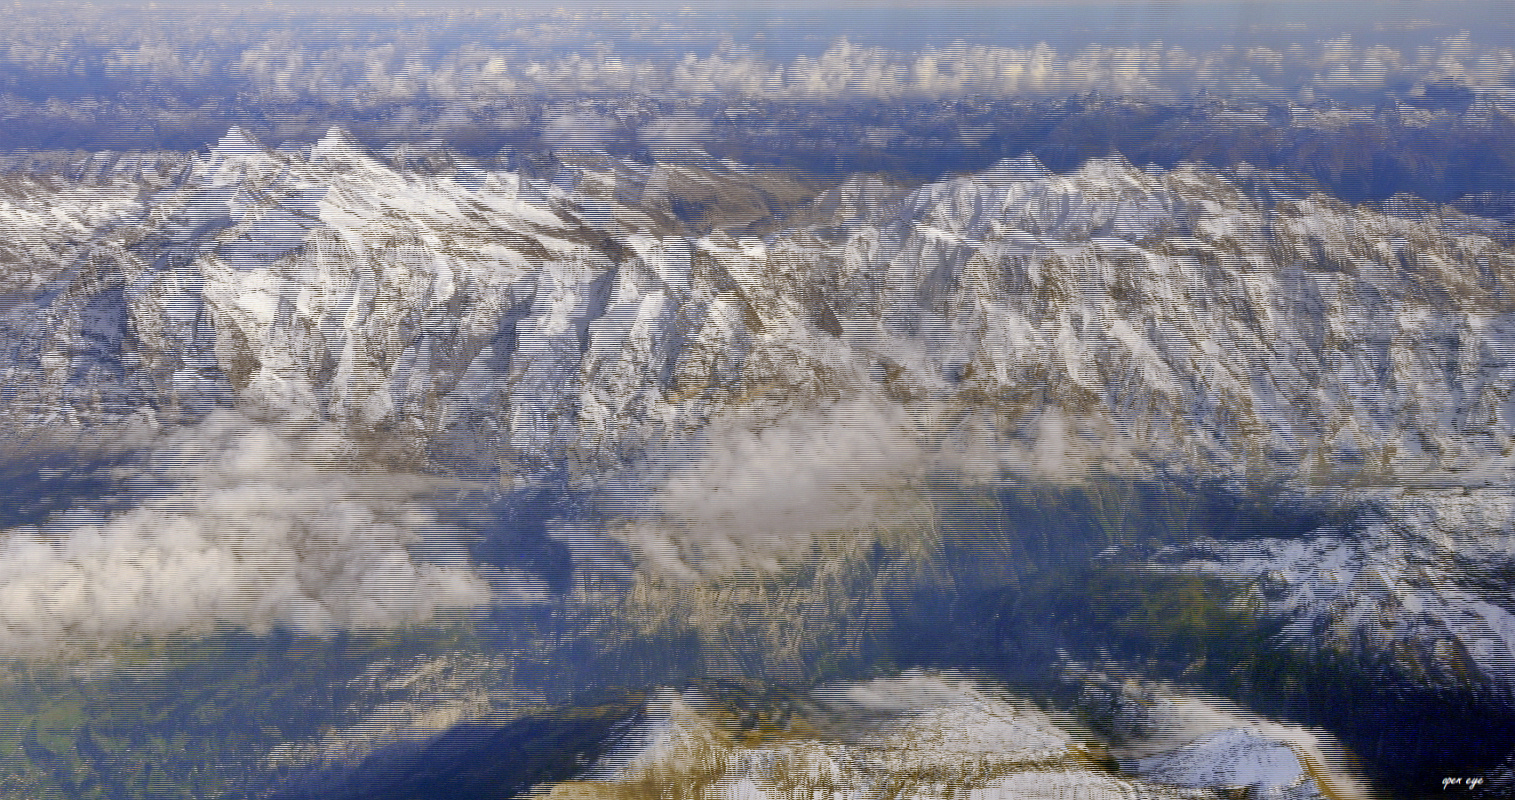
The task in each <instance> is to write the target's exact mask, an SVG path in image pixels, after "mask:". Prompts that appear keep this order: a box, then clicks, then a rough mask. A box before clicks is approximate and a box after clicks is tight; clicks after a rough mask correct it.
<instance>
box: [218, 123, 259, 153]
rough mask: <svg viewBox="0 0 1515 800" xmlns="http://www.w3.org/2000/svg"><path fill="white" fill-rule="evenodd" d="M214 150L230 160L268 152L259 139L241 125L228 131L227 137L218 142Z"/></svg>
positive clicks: (234, 126)
mask: <svg viewBox="0 0 1515 800" xmlns="http://www.w3.org/2000/svg"><path fill="white" fill-rule="evenodd" d="M214 150H215V152H216V153H217V154H218V155H221V156H224V157H228V158H235V157H237V156H255V155H265V154H267V152H268V150H267V149H266V148H264V147H263V143H262V142H260V141H258V137H256V136H254V135H253V134H252V132H251V131H249V130H247V129H246V128H244V127H242V126H240V125H233V126H232V127H231V129H229V130H228V131H226V135H225V136H222V137H221V138H220V140H218V141H217V142H216V146H215V148H214Z"/></svg>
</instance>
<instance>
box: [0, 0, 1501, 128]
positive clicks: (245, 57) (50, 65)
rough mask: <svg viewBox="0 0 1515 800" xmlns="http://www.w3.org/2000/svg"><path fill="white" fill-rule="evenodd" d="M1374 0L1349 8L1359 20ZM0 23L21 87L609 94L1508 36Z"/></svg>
mask: <svg viewBox="0 0 1515 800" xmlns="http://www.w3.org/2000/svg"><path fill="white" fill-rule="evenodd" d="M1364 5H1365V6H1367V5H1368V4H1364ZM1375 13H1378V12H1376V11H1375V10H1374V9H1373V8H1372V7H1371V6H1370V7H1367V8H1365V9H1364V13H1363V15H1362V16H1363V20H1364V21H1371V20H1372V18H1373V17H1374V15H1375ZM800 17H801V18H802V17H803V15H800ZM796 19H797V20H798V19H800V18H796ZM8 21H9V22H11V23H12V24H10V25H8V27H7V29H6V31H4V32H0V89H9V90H11V91H22V92H23V93H31V92H32V91H35V87H38V86H49V87H52V89H53V90H54V91H57V92H60V93H63V94H67V93H70V92H74V91H81V90H85V91H93V90H89V89H87V88H86V87H90V86H95V87H97V88H98V86H99V85H100V81H102V80H103V81H105V82H108V83H109V84H110V85H111V86H112V88H115V89H122V88H128V87H149V86H151V87H160V88H167V89H171V90H174V91H182V90H184V89H190V88H192V89H194V90H195V93H196V94H199V93H204V92H209V93H212V94H221V95H226V96H232V95H241V96H244V97H247V96H251V97H254V98H261V99H263V100H269V101H279V100H297V99H304V100H312V99H317V100H323V101H327V102H340V103H356V104H360V105H361V104H363V103H367V102H373V101H395V100H413V99H420V98H431V99H436V100H446V101H449V102H463V101H488V100H492V99H498V98H502V97H523V96H544V95H546V96H558V97H565V98H579V97H584V96H586V95H594V94H607V93H610V94H622V93H629V94H634V95H645V96H658V97H665V98H675V97H676V98H685V99H708V98H716V99H722V98H728V99H729V98H737V97H741V98H762V99H768V100H790V101H824V100H834V99H844V98H869V99H875V100H877V99H910V98H949V99H950V98H964V97H977V98H1006V97H1036V96H1046V95H1061V94H1080V93H1085V92H1099V93H1102V94H1107V95H1117V96H1132V97H1143V98H1181V97H1187V96H1192V95H1194V94H1196V93H1200V92H1207V93H1210V94H1221V95H1234V96H1249V97H1253V96H1265V97H1275V98H1293V97H1299V96H1301V95H1303V96H1321V97H1323V96H1338V95H1343V96H1344V95H1362V94H1367V95H1374V94H1381V93H1384V92H1393V93H1398V94H1414V93H1415V92H1417V91H1420V90H1423V89H1424V88H1425V87H1426V86H1428V85H1431V86H1434V85H1440V84H1446V83H1456V84H1459V85H1466V86H1471V87H1476V88H1483V89H1488V90H1500V91H1504V90H1508V89H1509V87H1510V86H1511V81H1512V76H1515V50H1512V49H1511V48H1510V47H1508V46H1498V45H1488V44H1481V43H1479V42H1477V41H1475V40H1474V38H1473V36H1472V35H1470V33H1469V32H1468V31H1464V30H1459V29H1458V28H1457V27H1451V25H1452V24H1454V23H1440V24H1430V25H1428V26H1426V27H1424V28H1423V29H1415V28H1405V27H1404V26H1394V25H1389V26H1387V27H1386V26H1384V25H1379V26H1376V28H1375V27H1374V26H1371V25H1367V24H1364V25H1363V26H1361V27H1362V29H1361V30H1357V31H1352V32H1348V31H1343V30H1340V29H1339V28H1338V29H1325V28H1311V27H1310V26H1302V29H1301V30H1297V31H1293V32H1285V33H1281V32H1280V31H1279V30H1274V31H1271V32H1269V33H1267V35H1261V34H1258V33H1257V32H1255V31H1254V32H1248V31H1232V32H1228V35H1227V36H1224V37H1220V40H1221V43H1220V44H1218V45H1215V46H1213V47H1212V46H1208V45H1207V44H1205V43H1206V42H1212V41H1216V40H1217V39H1216V37H1214V36H1209V37H1205V36H1196V35H1195V31H1196V30H1198V29H1195V30H1189V29H1188V28H1186V27H1184V26H1183V25H1178V26H1177V27H1175V28H1174V29H1173V30H1171V31H1164V32H1162V34H1163V35H1158V34H1157V33H1154V35H1153V36H1152V37H1151V39H1150V40H1148V41H1142V42H1140V43H1131V42H1129V41H1123V42H1122V43H1121V44H1118V45H1117V44H1111V43H1109V42H1104V41H1100V37H1101V36H1102V35H1104V34H1098V33H1091V34H1090V36H1091V37H1092V38H1091V40H1090V41H1087V42H1082V43H1079V42H1075V41H1065V40H1059V41H1055V42H1050V43H1049V41H1048V40H1047V39H1048V38H1053V39H1055V38H1056V37H1053V36H1050V35H1048V36H1047V37H1046V38H1039V36H1040V34H1038V33H1036V32H1032V31H1029V30H1028V31H1022V32H1020V33H1019V35H1018V36H1016V37H1015V41H1016V44H1014V45H1013V46H1012V45H1010V44H1008V43H1007V42H1006V41H997V40H993V39H990V38H987V37H989V36H990V33H991V32H989V31H985V32H984V33H983V35H984V36H985V37H986V38H985V39H984V40H982V41H956V42H937V41H933V40H931V39H928V38H926V37H925V36H920V37H918V38H916V39H915V41H914V42H912V41H911V36H910V35H905V36H902V37H896V38H895V39H891V40H890V43H889V44H888V45H887V46H886V45H883V44H879V43H877V42H874V41H869V40H866V39H863V40H859V41H856V42H854V41H852V40H849V39H848V38H844V37H843V36H842V35H841V34H840V33H834V32H826V33H822V34H821V35H820V41H821V42H822V43H823V44H822V46H820V47H816V48H815V49H813V50H810V51H808V52H799V53H792V52H786V53H782V54H781V53H779V52H772V51H765V50H762V49H759V47H760V46H761V44H762V43H763V42H764V41H766V39H764V38H763V37H762V36H758V35H753V36H751V37H750V39H748V40H745V41H737V40H735V39H733V38H732V37H731V36H730V35H729V33H728V32H727V31H726V30H723V26H724V25H726V24H727V22H729V21H722V20H719V19H716V18H711V19H709V20H704V19H703V18H695V17H689V18H687V19H684V20H681V21H680V24H679V25H676V26H672V27H670V25H669V24H668V21H667V20H666V19H664V18H663V17H662V16H660V15H653V14H647V15H638V14H608V13H607V14H596V13H568V12H559V13H547V14H540V13H536V14H533V13H524V12H502V13H485V12H479V13H461V12H451V13H427V12H415V13H406V12H400V11H388V12H380V11H369V12H357V13H356V14H349V13H344V14H341V15H335V14H323V13H314V12H301V13H293V12H277V11H264V12H255V11H243V12H235V13H232V12H224V11H211V10H204V11H183V10H181V11H177V12H173V13H166V12H159V13H150V12H129V11H125V10H120V9H117V10H109V9H102V10H94V11H88V12H84V13H83V14H82V16H81V15H78V14H67V15H64V14H60V13H57V11H55V10H52V9H46V8H43V9H30V10H18V11H16V12H15V13H14V14H12V15H11V16H10V17H9V18H8ZM826 21H827V20H825V19H821V20H819V21H816V22H817V24H823V23H825V22H826ZM1472 21H1474V20H1470V19H1463V18H1459V21H1458V22H1457V23H1455V24H1458V25H1468V24H1470V23H1471V22H1472ZM774 22H775V24H780V23H782V24H787V25H798V24H800V23H799V22H797V21H795V20H787V21H786V20H779V19H775V21H774ZM1194 24H1196V25H1197V24H1198V23H1194ZM991 27H992V26H991ZM1014 29H1015V26H1013V25H1012V26H1010V28H1007V30H1014ZM821 30H825V29H824V28H822V29H821ZM832 30H835V29H834V28H833V29H832ZM906 33H907V34H908V33H909V32H906ZM1043 33H1048V34H1050V32H1043ZM1128 33H1129V32H1120V38H1121V39H1122V40H1126V39H1127V38H1128ZM1238 37H1240V38H1238ZM1490 41H1496V42H1497V41H1498V40H1497V38H1494V39H1491V40H1490Z"/></svg>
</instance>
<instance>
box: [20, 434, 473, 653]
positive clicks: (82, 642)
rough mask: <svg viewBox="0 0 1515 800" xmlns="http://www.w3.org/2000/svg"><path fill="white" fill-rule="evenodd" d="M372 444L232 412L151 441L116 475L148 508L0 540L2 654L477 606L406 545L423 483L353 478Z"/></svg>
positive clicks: (399, 620)
mask: <svg viewBox="0 0 1515 800" xmlns="http://www.w3.org/2000/svg"><path fill="white" fill-rule="evenodd" d="M372 456H373V453H372V448H368V447H364V446H361V445H360V444H358V443H356V442H353V441H351V440H349V439H346V438H344V437H343V436H341V435H340V434H338V433H337V432H335V431H333V430H330V429H327V428H324V427H321V426H319V425H315V424H307V425H296V426H282V427H279V426H272V425H268V424H262V423H257V422H254V421H252V420H250V419H247V418H245V417H242V416H238V415H234V414H231V413H228V412H217V413H215V414H212V415H211V416H209V417H207V418H206V419H204V420H203V421H202V422H200V423H198V424H195V425H193V426H189V427H186V428H183V429H179V430H176V431H173V432H170V433H168V434H166V435H164V436H163V437H162V438H160V440H159V441H157V442H155V444H154V449H153V452H152V454H151V456H150V458H149V459H148V463H147V466H146V467H145V468H143V469H142V470H141V471H138V472H134V473H133V474H129V475H120V476H117V477H118V479H120V480H124V481H125V482H126V483H127V485H133V486H136V487H138V489H139V491H140V492H141V494H142V496H143V497H144V498H145V499H143V501H142V502H141V503H140V504H139V505H137V506H136V507H134V508H131V509H130V510H126V511H118V512H113V513H109V514H91V513H89V512H88V511H81V512H77V513H73V514H69V515H64V517H63V518H62V519H60V520H58V521H55V522H53V523H52V524H49V525H44V526H43V527H41V528H36V527H24V528H16V529H12V530H10V531H7V532H6V533H5V534H4V536H3V539H0V651H7V652H11V653H20V654H26V653H46V652H48V651H54V650H57V649H59V648H65V647H74V646H82V647H88V646H91V645H93V644H99V643H108V642H110V641H114V640H119V639H121V638H123V637H131V636H136V635H149V636H152V635H166V634H173V633H197V632H206V631H209V630H212V629H214V628H216V627H223V626H230V627H235V628H244V629H247V630H251V631H254V632H262V631H266V630H268V629H270V628H271V627H273V626H276V625H277V626H284V627H287V628H289V629H292V630H295V631H299V632H303V633H325V632H328V631H331V630H334V629H337V628H382V627H391V626H396V625H401V624H404V623H407V622H411V621H417V620H424V619H426V618H428V617H430V616H431V615H432V614H433V613H434V612H435V611H437V610H438V609H442V608H449V607H465V606H472V605H478V604H482V603H487V602H488V601H489V591H488V588H487V587H486V586H485V584H484V583H483V582H482V581H481V580H479V579H478V578H477V577H475V576H474V575H473V574H471V573H470V572H468V571H466V570H462V569H458V568H452V567H444V566H439V565H436V564H427V563H418V562H417V561H416V560H414V559H412V557H411V555H410V553H409V551H408V550H407V545H408V544H410V543H412V542H415V541H416V540H417V539H418V538H419V537H420V535H421V532H422V531H424V530H426V529H427V528H429V527H434V526H435V525H436V520H435V518H434V517H433V515H432V514H431V512H430V511H429V510H428V509H427V507H426V506H425V505H424V504H423V503H421V502H420V501H419V497H420V495H422V494H423V493H424V492H426V491H428V490H431V489H433V488H435V486H436V482H435V481H434V480H432V479H428V478H424V477H421V476H415V475H396V474H385V473H381V472H375V471H372V469H371V468H370V469H364V467H363V465H364V464H365V463H371V462H370V461H369V459H371V458H372Z"/></svg>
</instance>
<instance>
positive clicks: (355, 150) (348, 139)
mask: <svg viewBox="0 0 1515 800" xmlns="http://www.w3.org/2000/svg"><path fill="white" fill-rule="evenodd" d="M354 156H360V157H365V158H366V157H367V156H368V148H366V147H364V146H363V143H362V142H360V141H358V140H357V138H356V137H354V136H353V135H352V134H351V133H348V132H347V129H346V128H342V127H340V126H337V125H333V126H332V127H331V128H330V129H329V130H327V131H326V135H325V136H322V137H321V139H320V141H317V142H316V144H315V147H313V148H311V157H312V158H321V157H326V158H331V157H339V158H340V157H346V158H352V157H354Z"/></svg>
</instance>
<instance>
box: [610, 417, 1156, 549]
mask: <svg viewBox="0 0 1515 800" xmlns="http://www.w3.org/2000/svg"><path fill="white" fill-rule="evenodd" d="M1138 469H1139V467H1138V466H1137V463H1136V460H1135V456H1134V455H1133V451H1132V448H1131V447H1130V446H1129V445H1128V444H1126V443H1124V442H1123V441H1122V438H1121V437H1120V436H1119V435H1118V434H1116V432H1115V431H1113V430H1112V429H1110V427H1109V426H1108V425H1101V424H1100V423H1099V422H1098V421H1090V420H1082V419H1072V418H1070V417H1068V416H1067V415H1065V414H1063V413H1062V412H1060V411H1057V410H1056V409H1049V410H1045V411H1042V412H1038V413H1037V414H1035V415H1034V416H1032V417H1030V418H1027V419H1022V420H1018V421H1017V422H1016V424H1014V425H1006V426H1001V425H999V424H998V421H997V420H996V419H995V418H994V417H992V416H990V415H978V414H969V415H967V416H964V415H963V414H962V413H961V412H960V411H959V412H955V411H952V410H949V409H947V408H945V407H941V406H937V405H933V404H920V405H914V406H907V405H902V404H899V403H894V402H891V401H889V400H887V399H884V398H879V397H870V396H861V397H853V398H848V399H844V400H841V401H838V402H835V403H832V404H830V405H827V406H823V407H820V408H817V409H813V410H810V411H803V412H796V413H791V414H788V415H786V416H784V417H783V418H782V419H779V420H777V421H765V422H762V423H759V422H757V421H755V420H748V419H741V418H735V419H728V420H725V421H717V422H715V423H712V425H711V427H710V428H709V429H708V430H707V432H706V434H705V442H704V455H703V456H702V457H700V458H698V459H696V460H694V461H693V462H692V463H691V464H689V465H687V466H685V467H682V468H679V469H676V470H675V471H673V473H672V474H671V475H670V476H669V477H668V479H667V481H666V482H665V483H664V484H663V485H662V486H661V487H660V488H659V489H658V490H657V491H656V492H655V493H653V495H652V498H651V500H652V505H653V506H654V509H653V510H654V511H655V512H656V514H652V515H648V516H646V517H645V518H644V519H642V520H639V521H638V522H636V523H635V524H633V525H631V526H629V527H627V528H626V529H624V530H623V531H622V533H621V535H622V537H623V538H624V539H625V540H626V541H627V543H628V544H629V545H630V547H631V548H632V550H633V552H634V553H635V554H636V556H637V557H638V559H639V562H640V564H641V566H642V567H643V568H645V569H647V570H649V571H651V572H653V573H655V574H659V575H663V576H667V577H675V578H682V579H698V578H700V577H711V576H718V575H723V574H730V573H733V572H741V571H750V570H756V571H768V570H774V569H778V568H779V567H780V566H781V565H783V564H789V563H794V562H795V561H796V560H797V559H801V558H804V557H807V556H809V555H812V554H813V553H814V548H815V547H816V546H817V545H818V544H821V545H823V546H824V540H825V539H826V538H827V537H838V536H840V537H846V536H851V535H854V534H864V535H873V534H875V533H876V532H878V531H880V530H881V529H884V528H888V527H890V526H901V525H919V524H929V518H930V516H931V514H932V511H931V507H930V499H929V492H930V489H931V487H932V486H933V485H956V486H964V485H967V486H973V485H980V486H982V485H989V484H993V483H995V482H998V481H1022V480H1030V481H1037V482H1050V483H1080V482H1083V481H1085V480H1087V479H1089V478H1090V477H1091V476H1093V475H1096V474H1098V473H1100V472H1104V473H1106V474H1110V473H1119V474H1125V475H1135V474H1138V472H1137V470H1138Z"/></svg>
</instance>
